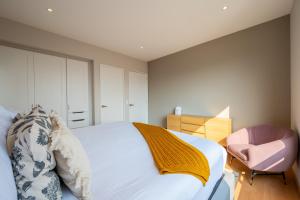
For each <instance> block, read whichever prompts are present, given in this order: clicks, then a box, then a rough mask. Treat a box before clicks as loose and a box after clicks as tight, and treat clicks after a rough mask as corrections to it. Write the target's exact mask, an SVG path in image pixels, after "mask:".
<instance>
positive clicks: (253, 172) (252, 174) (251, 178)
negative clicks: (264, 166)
mask: <svg viewBox="0 0 300 200" xmlns="http://www.w3.org/2000/svg"><path fill="white" fill-rule="evenodd" d="M254 176H256V172H255V170H252V171H251V177H250V185H252V184H253V179H254Z"/></svg>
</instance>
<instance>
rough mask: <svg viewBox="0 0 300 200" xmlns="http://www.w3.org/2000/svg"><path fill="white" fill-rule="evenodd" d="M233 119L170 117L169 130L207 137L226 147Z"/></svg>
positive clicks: (168, 120) (192, 116)
mask: <svg viewBox="0 0 300 200" xmlns="http://www.w3.org/2000/svg"><path fill="white" fill-rule="evenodd" d="M231 128H232V127H231V119H227V118H217V117H203V116H195V115H168V117H167V129H170V130H174V131H179V132H183V133H188V134H191V135H197V136H200V137H205V138H207V139H209V140H213V141H216V142H218V143H220V144H221V145H223V146H226V137H227V136H228V135H229V134H230V133H231V131H232V130H231Z"/></svg>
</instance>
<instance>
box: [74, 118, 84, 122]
mask: <svg viewBox="0 0 300 200" xmlns="http://www.w3.org/2000/svg"><path fill="white" fill-rule="evenodd" d="M81 121H84V119H73V120H72V122H81Z"/></svg>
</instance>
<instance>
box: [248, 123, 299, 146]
mask: <svg viewBox="0 0 300 200" xmlns="http://www.w3.org/2000/svg"><path fill="white" fill-rule="evenodd" d="M247 130H248V136H249V143H250V144H254V145H260V144H265V143H269V142H272V141H275V140H280V139H283V138H285V137H289V136H291V135H292V134H293V132H292V130H290V129H287V128H278V127H274V126H271V125H259V126H254V127H251V128H247Z"/></svg>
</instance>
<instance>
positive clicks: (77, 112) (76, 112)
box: [72, 111, 84, 114]
mask: <svg viewBox="0 0 300 200" xmlns="http://www.w3.org/2000/svg"><path fill="white" fill-rule="evenodd" d="M72 113H73V114H79V113H84V111H75V112H72Z"/></svg>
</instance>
